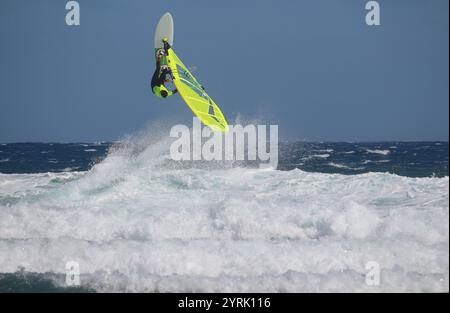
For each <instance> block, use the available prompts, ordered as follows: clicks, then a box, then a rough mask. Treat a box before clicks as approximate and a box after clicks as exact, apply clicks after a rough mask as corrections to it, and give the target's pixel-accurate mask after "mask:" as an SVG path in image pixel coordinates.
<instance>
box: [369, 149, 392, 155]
mask: <svg viewBox="0 0 450 313" xmlns="http://www.w3.org/2000/svg"><path fill="white" fill-rule="evenodd" d="M366 152H367V153H373V154H380V155H388V154H389V153H391V151H390V150H380V149H373V150H372V149H366Z"/></svg>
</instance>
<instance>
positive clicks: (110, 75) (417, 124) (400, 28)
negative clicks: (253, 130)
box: [0, 0, 449, 142]
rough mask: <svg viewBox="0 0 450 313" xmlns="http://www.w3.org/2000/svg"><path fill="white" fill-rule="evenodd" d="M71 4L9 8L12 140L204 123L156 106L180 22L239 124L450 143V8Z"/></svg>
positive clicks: (184, 43) (292, 132)
mask: <svg viewBox="0 0 450 313" xmlns="http://www.w3.org/2000/svg"><path fill="white" fill-rule="evenodd" d="M65 3H66V1H62V0H39V1H32V0H27V1H26V0H2V1H1V2H0V40H1V49H0V69H1V70H0V85H1V92H0V142H20V141H62V142H68V141H96V140H115V139H118V138H120V137H121V136H123V135H125V134H129V133H132V132H134V131H137V130H139V129H142V128H144V127H145V126H146V125H149V124H150V125H151V124H152V123H163V122H164V121H169V120H170V121H171V123H173V122H175V123H186V124H191V123H192V120H191V118H192V114H191V112H190V110H189V109H188V108H187V106H185V104H184V103H183V102H182V100H181V99H180V98H179V97H178V96H174V97H171V98H170V99H167V100H160V99H157V98H155V97H154V96H153V95H152V94H151V91H150V88H149V82H150V78H151V75H152V74H153V70H154V60H153V33H154V28H155V26H156V24H157V22H158V19H159V17H160V16H161V15H162V14H163V13H165V12H166V11H169V12H171V13H172V15H173V17H174V21H175V41H174V49H175V50H176V51H177V53H178V55H179V56H180V57H181V58H182V59H183V61H184V62H185V63H186V65H188V66H195V67H196V70H195V73H194V74H195V75H196V76H197V78H198V79H199V80H200V81H201V82H202V83H203V84H204V85H205V87H206V88H207V90H208V92H209V94H210V95H211V96H212V97H213V98H214V99H215V100H216V102H217V103H218V104H219V106H220V107H221V108H222V111H223V112H224V114H225V116H226V117H227V119H228V121H229V122H233V121H234V120H235V119H236V118H237V117H238V116H240V118H241V120H242V121H259V122H265V123H272V124H278V125H279V130H280V137H281V139H284V140H286V139H288V140H314V141H315V140H320V141H379V140H380V141H381V140H448V128H449V124H448V123H449V120H448V113H449V112H448V111H449V92H448V84H449V72H448V69H449V63H448V62H449V51H448V45H449V43H448V36H449V34H448V9H449V8H448V5H449V4H448V1H446V0H433V1H428V0H395V1H391V0H389V1H387V0H383V1H379V3H380V6H381V26H379V27H368V26H367V25H366V24H365V14H366V11H365V8H364V7H365V3H366V1H360V0H306V1H289V0H278V1H235V0H228V1H208V0H195V1H182V0H179V1H157V0H152V1H148V0H130V1H125V0H80V1H79V3H80V6H81V25H80V26H79V27H69V26H67V25H66V24H65V14H66V11H65Z"/></svg>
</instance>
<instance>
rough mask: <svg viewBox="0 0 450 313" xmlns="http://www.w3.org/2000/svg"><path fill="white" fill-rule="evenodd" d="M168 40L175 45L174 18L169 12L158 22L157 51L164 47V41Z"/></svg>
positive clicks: (156, 34) (156, 32) (156, 33)
mask: <svg viewBox="0 0 450 313" xmlns="http://www.w3.org/2000/svg"><path fill="white" fill-rule="evenodd" d="M164 37H165V38H167V41H168V42H169V44H170V45H171V46H172V45H173V18H172V15H171V14H170V13H169V12H167V13H166V14H164V15H163V16H162V17H161V18H160V19H159V22H158V26H156V31H155V49H160V48H162V47H163V43H162V39H163V38H164Z"/></svg>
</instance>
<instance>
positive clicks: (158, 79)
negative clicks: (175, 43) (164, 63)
mask: <svg viewBox="0 0 450 313" xmlns="http://www.w3.org/2000/svg"><path fill="white" fill-rule="evenodd" d="M170 48H171V46H170V44H169V43H168V42H167V41H165V42H164V52H165V54H166V55H168V54H167V53H168V52H167V51H168V50H169V49H170ZM167 75H170V71H169V69H168V68H167V67H165V68H163V69H162V70H161V64H160V62H159V61H158V59H156V69H155V72H154V73H153V77H152V90H153V87H155V86H161V85H164V83H165V80H166V76H167Z"/></svg>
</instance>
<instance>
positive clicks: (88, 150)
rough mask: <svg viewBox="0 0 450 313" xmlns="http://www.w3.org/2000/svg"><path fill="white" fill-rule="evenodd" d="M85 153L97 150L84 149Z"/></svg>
mask: <svg viewBox="0 0 450 313" xmlns="http://www.w3.org/2000/svg"><path fill="white" fill-rule="evenodd" d="M84 151H85V152H95V151H97V149H84Z"/></svg>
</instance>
